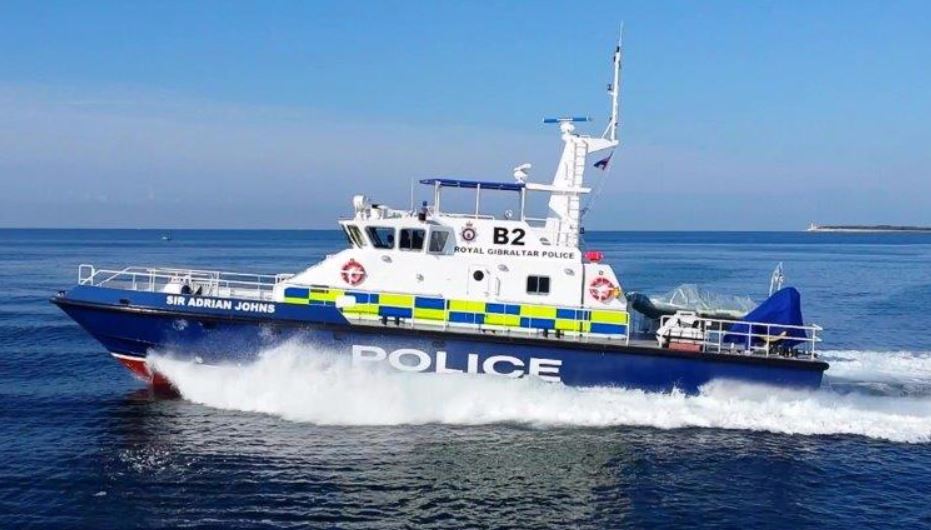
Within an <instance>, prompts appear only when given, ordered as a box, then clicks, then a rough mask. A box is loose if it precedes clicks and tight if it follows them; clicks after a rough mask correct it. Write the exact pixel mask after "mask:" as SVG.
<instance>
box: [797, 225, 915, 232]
mask: <svg viewBox="0 0 931 530" xmlns="http://www.w3.org/2000/svg"><path fill="white" fill-rule="evenodd" d="M805 231H806V232H858V233H860V232H866V233H883V232H893V233H902V232H931V226H903V225H817V224H815V223H811V224H810V225H808V228H807V229H806V230H805Z"/></svg>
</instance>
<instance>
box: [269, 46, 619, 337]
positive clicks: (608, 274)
mask: <svg viewBox="0 0 931 530" xmlns="http://www.w3.org/2000/svg"><path fill="white" fill-rule="evenodd" d="M621 62H622V56H621V43H620V42H618V46H617V48H616V49H615V52H614V56H613V82H612V83H611V84H610V85H609V94H610V98H611V116H610V120H609V122H608V125H607V127H606V128H605V131H604V133H603V134H602V135H601V136H598V137H590V136H586V135H582V134H579V133H578V132H577V131H576V127H575V123H577V122H583V121H589V120H588V118H552V119H547V120H544V122H545V123H555V124H558V125H559V130H560V133H561V139H562V141H563V144H564V146H563V150H562V156H561V158H560V160H559V163H558V164H557V166H556V169H555V172H554V175H553V178H552V181H551V182H550V183H536V182H530V181H528V174H527V170H528V169H529V168H530V165H529V164H524V165H521V166H518V167H517V168H515V170H514V177H515V180H514V181H513V182H483V181H471V180H459V179H441V178H439V179H425V180H422V181H421V183H422V184H425V185H429V186H432V187H433V190H432V192H433V193H432V195H433V201H432V204H430V205H428V204H427V202H426V201H425V202H424V204H423V206H422V207H420V208H415V209H412V210H399V209H394V208H390V207H387V206H385V205H381V204H376V203H373V202H371V201H370V200H368V199H367V198H366V197H364V196H361V195H358V196H356V197H354V198H353V200H352V206H353V216H352V217H351V218H349V219H344V220H341V221H340V225H341V227H342V229H343V230H344V231H345V233H346V236H347V239H348V241H349V248H347V249H345V250H343V251H341V252H339V253H337V254H334V255H331V256H328V257H327V258H326V259H325V260H324V261H322V262H320V263H318V264H316V265H314V266H312V267H310V268H308V269H307V270H305V271H303V272H301V273H299V274H297V275H295V276H294V277H293V278H290V279H289V280H287V281H285V282H282V283H281V284H280V285H278V286H277V287H276V291H275V298H277V299H279V300H285V299H287V298H288V296H287V292H286V291H287V290H288V289H289V288H308V289H313V288H315V289H323V290H326V289H335V290H339V292H340V293H343V294H344V293H345V292H347V291H362V292H369V293H392V294H398V295H401V296H404V295H415V296H425V297H436V298H441V299H444V300H450V299H454V300H460V301H474V302H477V303H497V304H524V305H528V304H529V305H533V306H538V307H554V308H555V307H559V308H576V309H586V308H587V309H597V310H612V311H619V312H623V311H625V310H626V301H625V299H624V297H623V296H621V295H622V291H621V287H620V282H619V280H618V278H617V276H616V275H615V274H614V271H613V270H612V269H611V267H610V266H608V265H606V264H604V263H602V262H601V256H600V253H597V252H590V253H583V251H582V250H581V249H580V234H581V231H582V227H581V215H582V210H581V198H582V196H583V195H585V194H588V193H590V192H591V189H590V188H587V187H585V185H584V175H585V169H586V165H587V164H588V163H589V161H590V160H591V159H590V155H593V154H596V153H602V152H606V151H608V150H612V149H614V148H616V147H617V146H618V144H619V141H618V126H619V95H620V86H619V84H620V81H621V78H620V76H621ZM609 160H610V155H608V157H607V158H604V157H602V160H601V162H600V163H601V164H603V165H606V164H607V163H608V161H609ZM602 169H604V167H602ZM449 188H459V189H467V190H470V191H471V192H473V193H474V209H470V211H468V212H462V211H459V212H453V211H447V210H446V208H445V207H444V205H445V203H444V200H443V197H444V191H447V190H448V189H449ZM490 193H500V194H516V197H515V199H516V202H515V204H519V207H518V208H517V210H518V211H517V212H516V213H515V212H514V211H513V210H506V211H504V212H502V213H501V214H500V215H488V214H484V213H482V210H481V204H482V199H483V198H484V197H487V195H488V194H490ZM539 193H545V194H548V195H549V201H548V212H547V216H546V217H545V218H542V219H535V218H531V217H529V216H528V215H527V212H526V210H527V204H528V196H529V195H530V194H539ZM323 298H325V299H326V301H328V302H332V303H335V304H337V305H339V306H340V307H345V308H347V309H349V308H350V307H351V306H353V305H354V304H355V299H352V298H351V297H346V296H342V295H333V296H330V297H329V298H327V297H323ZM447 310H448V308H447ZM347 312H351V311H347ZM542 312H543V313H546V311H542ZM616 320H618V319H616ZM623 321H624V324H625V326H624V334H625V335H626V323H627V317H626V313H624V317H623ZM618 323H619V322H618ZM572 330H576V331H577V329H575V328H573V329H570V331H572Z"/></svg>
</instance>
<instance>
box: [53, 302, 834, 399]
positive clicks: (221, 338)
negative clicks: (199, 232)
mask: <svg viewBox="0 0 931 530" xmlns="http://www.w3.org/2000/svg"><path fill="white" fill-rule="evenodd" d="M52 302H54V303H56V304H57V305H58V306H60V307H61V308H62V309H63V310H64V311H65V312H66V313H67V314H68V315H69V316H71V318H73V319H74V320H75V321H76V322H78V323H79V324H80V325H81V326H82V327H84V328H85V329H86V330H87V331H88V332H89V333H90V334H91V335H92V336H94V337H95V338H96V339H97V340H98V341H100V342H101V343H102V344H103V345H104V347H106V348H107V350H108V351H109V352H111V353H112V354H114V355H116V356H117V357H118V358H119V359H120V360H121V361H123V363H124V364H126V365H127V366H128V367H130V368H131V369H133V370H134V371H136V372H137V373H140V375H142V371H144V368H142V367H141V366H142V365H144V359H145V356H146V355H147V354H148V353H149V352H150V351H151V350H157V351H162V352H171V353H172V354H174V355H184V356H188V357H189V358H191V359H195V358H197V359H199V360H201V361H202V362H205V363H209V364H213V363H223V362H249V361H251V360H254V359H255V358H256V357H257V356H258V355H259V353H260V352H261V351H263V350H266V349H267V348H269V347H272V346H274V345H276V344H280V343H282V342H284V341H288V340H301V341H305V342H307V343H308V344H309V345H311V346H312V347H309V348H308V350H309V351H325V352H334V353H339V354H342V353H345V354H347V355H351V356H352V358H353V361H354V362H359V363H387V364H389V365H391V366H393V367H394V368H396V369H398V370H403V371H409V372H432V373H455V372H464V373H477V374H493V375H499V376H507V377H524V376H537V377H541V378H543V379H545V380H550V381H560V382H562V383H564V384H566V385H572V386H620V387H631V388H640V389H644V390H650V391H668V390H671V389H673V388H677V389H679V390H682V391H685V392H689V393H695V392H697V391H698V389H699V387H700V386H701V385H703V384H705V383H708V382H709V381H711V380H715V379H730V380H739V381H747V382H755V383H764V384H772V385H780V386H792V387H807V388H816V387H818V386H820V384H821V378H822V374H823V372H824V370H825V369H826V368H827V364H826V363H824V362H821V361H816V360H815V361H813V360H802V359H793V358H781V357H764V356H737V355H728V354H711V353H693V352H677V351H671V350H664V349H658V348H653V347H648V346H640V347H638V346H633V345H631V346H627V345H620V344H619V345H605V344H590V343H580V342H571V341H568V340H559V341H557V340H552V339H549V340H547V339H534V338H525V337H513V336H505V335H496V334H491V333H485V334H475V333H469V334H463V333H449V332H441V331H422V330H413V329H410V328H405V327H402V326H395V325H393V324H391V323H388V324H387V325H384V326H359V325H353V324H350V323H349V322H348V321H346V320H345V318H344V317H343V316H342V314H341V313H340V312H339V310H338V309H336V308H335V307H333V306H303V305H295V304H283V303H274V304H264V303H255V302H250V301H245V300H223V299H208V298H201V297H180V296H172V295H164V294H159V293H149V292H137V291H124V290H117V289H107V288H101V287H90V286H78V287H75V288H73V289H72V290H70V291H68V292H63V293H60V294H59V295H58V296H57V297H55V298H53V299H52ZM134 363H135V364H134Z"/></svg>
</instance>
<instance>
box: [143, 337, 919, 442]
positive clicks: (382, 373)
mask: <svg viewBox="0 0 931 530" xmlns="http://www.w3.org/2000/svg"><path fill="white" fill-rule="evenodd" d="M312 350H313V349H312V348H311V347H309V346H306V345H302V344H296V343H292V344H285V345H282V346H279V347H276V348H272V349H269V350H267V351H265V352H264V353H263V354H262V356H261V357H260V358H259V360H257V361H256V362H254V363H252V364H249V365H242V366H240V365H225V366H206V365H201V364H196V363H193V362H189V361H180V360H176V359H173V358H172V357H171V355H154V356H152V357H151V360H150V362H151V363H152V364H153V366H154V368H155V369H157V370H158V371H159V372H161V373H162V374H164V375H166V376H167V377H168V378H169V379H170V380H171V381H172V382H173V383H174V384H175V385H176V387H177V388H178V390H179V392H180V393H181V395H182V396H183V397H184V398H186V399H188V400H190V401H193V402H196V403H201V404H204V405H207V406H211V407H216V408H222V409H230V410H241V411H249V412H260V413H266V414H272V415H276V416H279V417H282V418H285V419H288V420H292V421H302V422H312V423H315V424H324V425H400V424H425V423H448V424H486V423H520V424H527V425H534V426H584V427H602V426H650V427H656V428H661V429H674V428H683V427H710V428H722V429H746V430H754V431H767V432H773V433H785V434H803V435H820V434H855V435H861V436H867V437H871V438H879V439H886V440H892V441H899V442H911V443H929V442H931V395H916V396H888V395H869V394H864V393H860V392H839V391H836V390H831V389H822V390H817V391H799V390H788V389H780V388H771V387H765V386H757V385H746V384H740V383H735V382H732V381H721V382H712V383H710V384H708V385H706V386H705V387H703V388H702V391H701V393H700V394H699V395H696V396H687V395H684V394H682V393H678V392H672V393H666V394H656V393H646V392H642V391H639V390H625V389H616V388H585V389H582V388H570V387H565V386H562V385H558V384H552V383H545V382H542V381H538V380H533V379H519V380H514V379H506V378H499V377H493V376H477V375H461V374H457V375H446V376H435V375H419V374H407V373H399V372H393V371H387V370H382V369H379V368H380V367H379V366H377V365H376V366H375V367H372V368H369V367H366V369H360V367H358V366H357V367H353V366H351V364H350V362H349V358H348V356H339V355H334V354H327V353H321V352H314V351H312ZM831 355H833V356H834V357H836V358H838V359H837V360H831V362H832V363H834V364H833V365H832V368H831V370H830V371H829V373H828V375H829V376H830V377H829V380H830V379H831V378H834V377H835V376H837V377H839V378H841V379H844V378H852V377H858V376H863V375H873V376H876V375H877V374H878V376H881V377H883V378H886V379H889V378H893V379H895V378H910V379H911V380H915V381H917V380H922V381H923V382H924V383H926V384H927V385H931V356H929V355H926V354H909V353H907V352H897V353H889V354H880V353H875V352H855V351H849V352H831ZM835 371H836V372H837V373H836V374H835V373H834V372H835Z"/></svg>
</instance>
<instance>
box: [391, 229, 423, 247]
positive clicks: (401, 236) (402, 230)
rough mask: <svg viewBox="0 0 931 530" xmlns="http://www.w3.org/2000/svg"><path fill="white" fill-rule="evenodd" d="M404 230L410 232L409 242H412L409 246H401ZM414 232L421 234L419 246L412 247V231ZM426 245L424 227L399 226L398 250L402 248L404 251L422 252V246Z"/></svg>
mask: <svg viewBox="0 0 931 530" xmlns="http://www.w3.org/2000/svg"><path fill="white" fill-rule="evenodd" d="M404 232H409V233H410V243H411V244H412V246H411V247H409V248H408V247H404V246H402V243H403V241H404ZM415 232H420V233H421V236H420V248H417V247H414V246H413V243H414V233H415ZM426 245H427V231H426V229H424V228H401V229H400V230H398V250H402V251H404V252H423V250H424V248H425V247H426Z"/></svg>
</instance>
